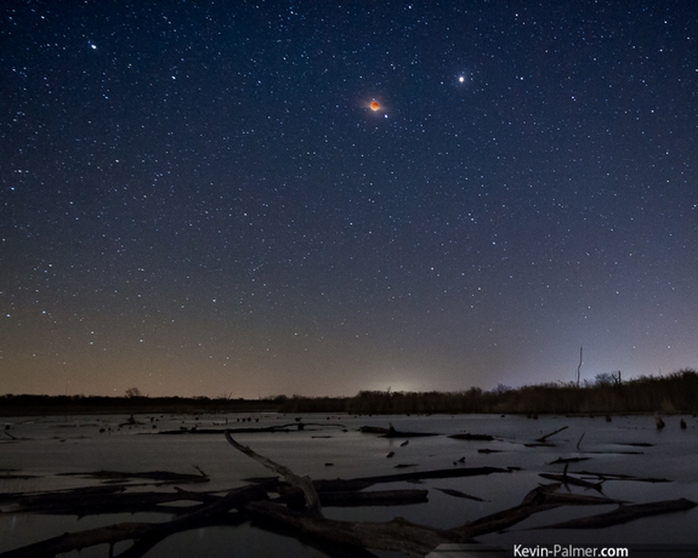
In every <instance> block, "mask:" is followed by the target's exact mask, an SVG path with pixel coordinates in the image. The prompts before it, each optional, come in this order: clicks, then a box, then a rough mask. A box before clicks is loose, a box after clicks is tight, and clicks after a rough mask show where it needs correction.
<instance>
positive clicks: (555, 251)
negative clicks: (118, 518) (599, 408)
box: [0, 0, 698, 398]
mask: <svg viewBox="0 0 698 558" xmlns="http://www.w3.org/2000/svg"><path fill="white" fill-rule="evenodd" d="M0 18H1V19H0V394H3V393H15V394H19V393H46V394H69V395H71V394H85V395H119V396H120V395H123V394H124V392H125V390H126V389H128V388H131V387H138V388H139V390H140V391H141V392H142V393H144V394H149V395H151V396H165V395H180V396H193V395H205V396H209V397H218V396H223V395H232V396H233V397H246V398H257V397H259V396H261V397H265V396H269V395H276V394H287V395H292V394H299V395H310V396H319V395H354V394H356V393H357V392H358V391H359V390H364V389H368V390H386V389H388V388H390V389H392V390H393V391H402V390H410V391H427V390H442V391H457V390H465V389H468V388H470V387H471V386H478V387H481V388H483V389H492V388H494V387H495V386H497V385H498V384H504V385H508V386H512V387H517V386H521V385H527V384H534V383H541V382H560V381H562V382H571V381H575V379H576V372H577V366H578V364H579V351H580V347H583V355H584V356H583V365H582V367H581V377H582V380H585V379H586V380H593V379H594V377H595V375H596V374H601V373H611V372H615V371H617V370H621V371H622V373H623V377H624V378H632V377H635V376H640V375H650V374H653V375H658V374H667V373H671V372H674V371H676V370H679V369H681V368H687V367H690V368H695V367H698V296H696V294H695V291H696V285H698V282H697V279H698V173H697V170H696V165H697V164H698V94H697V92H698V6H696V4H695V2H693V1H691V0H686V1H680V0H675V1H666V0H651V1H650V0H637V1H635V2H594V1H583V2H558V1H557V0H549V1H531V0H526V1H524V0H519V1H517V0H511V1H504V0H490V1H487V0H473V1H469V2H462V1H452V2H439V1H422V2H413V3H409V2H397V1H392V0H385V1H380V2H374V1H355V2H334V1H333V2H318V1H315V0H299V1H292V2H286V1H255V2H245V1H240V2H222V1H221V2H217V1H214V2H204V1H201V2H196V1H186V2H185V1H183V0H182V1H174V0H172V1H153V2H140V1H138V2H136V1H129V0H123V1H107V0H104V1H103V0H99V1H96V0H95V1H90V0H85V1H83V2H55V1H21V2H20V1H9V2H3V3H2V7H0ZM372 103H373V105H372ZM374 109H375V110H374Z"/></svg>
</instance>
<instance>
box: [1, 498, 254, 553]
mask: <svg viewBox="0 0 698 558" xmlns="http://www.w3.org/2000/svg"><path fill="white" fill-rule="evenodd" d="M265 496H266V493H265V492H264V490H263V489H262V488H261V487H259V486H255V485H248V486H244V487H242V488H236V489H234V490H231V491H230V492H229V493H228V494H226V495H225V496H224V497H222V498H218V499H217V500H216V501H215V502H214V503H212V504H209V505H206V506H203V507H201V508H199V509H197V510H195V511H193V512H191V513H188V514H185V515H182V516H180V517H178V518H176V519H173V520H172V521H168V522H165V523H132V522H130V523H118V524H115V525H108V526H106V527H97V528H95V529H87V530H85V531H80V532H77V533H64V534H63V535H59V536H57V537H53V538H50V539H47V540H45V541H42V542H39V543H34V544H30V545H27V546H24V547H21V548H17V549H15V550H10V551H9V552H4V553H2V554H0V558H35V557H36V558H38V557H41V558H45V557H46V556H55V555H56V554H60V553H64V552H73V551H75V550H82V549H85V548H89V547H91V546H95V545H99V544H109V545H110V546H112V547H113V545H114V544H116V543H117V542H121V541H125V540H140V539H143V538H144V537H149V538H150V540H154V541H155V542H157V541H159V540H162V539H163V538H164V537H167V536H169V535H171V534H173V533H175V532H179V531H184V530H188V529H193V528H197V527H200V526H202V525H204V524H206V523H207V522H208V521H210V520H212V518H215V516H216V515H218V514H221V513H225V512H227V511H229V510H230V509H232V508H234V507H236V506H239V505H240V504H241V503H242V502H244V501H245V500H249V499H255V498H263V497H265Z"/></svg>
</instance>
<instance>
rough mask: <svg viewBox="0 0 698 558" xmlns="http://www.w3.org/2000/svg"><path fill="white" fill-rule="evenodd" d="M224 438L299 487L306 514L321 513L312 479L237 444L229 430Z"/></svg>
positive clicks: (237, 448)
mask: <svg viewBox="0 0 698 558" xmlns="http://www.w3.org/2000/svg"><path fill="white" fill-rule="evenodd" d="M225 439H226V440H227V441H228V443H229V444H230V445H231V446H233V447H234V448H235V449H236V450H238V451H241V452H242V453H244V454H245V455H246V456H247V457H250V458H252V459H254V460H255V461H256V462H257V463H261V464H262V465H264V466H265V467H266V468H267V469H271V470H272V471H274V472H276V473H279V474H280V475H282V476H283V477H284V478H285V479H286V482H288V483H289V484H290V485H292V486H295V487H297V488H300V489H301V490H302V491H303V494H304V495H305V504H306V512H307V513H308V515H310V516H321V515H322V511H321V506H320V497H319V496H318V493H317V491H316V490H315V487H314V486H313V483H312V481H311V480H310V479H309V478H308V477H299V476H298V475H296V474H295V473H294V472H293V471H291V469H289V468H288V467H285V466H284V465H281V464H279V463H276V462H275V461H272V460H271V459H269V458H268V457H264V456H263V455H259V454H258V453H255V452H254V451H252V450H251V449H250V448H248V447H247V446H243V445H242V444H239V443H238V442H236V441H235V440H234V439H233V437H232V436H231V435H230V432H227V431H226V433H225Z"/></svg>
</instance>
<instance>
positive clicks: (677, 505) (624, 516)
mask: <svg viewBox="0 0 698 558" xmlns="http://www.w3.org/2000/svg"><path fill="white" fill-rule="evenodd" d="M696 506H698V503H696V502H692V501H691V500H687V499H685V498H679V499H677V500H663V501H661V502H649V503H647V504H634V505H621V506H619V507H618V508H617V509H615V510H613V511H610V512H608V513H602V514H599V515H592V516H591V517H579V518H577V519H571V520H569V521H564V522H562V523H555V524H554V525H548V526H546V527H540V529H598V528H600V527H609V526H611V525H618V524H620V523H627V522H628V521H633V520H635V519H639V518H641V517H650V516H652V515H660V514H665V513H672V512H677V511H686V510H690V509H693V508H695V507H696Z"/></svg>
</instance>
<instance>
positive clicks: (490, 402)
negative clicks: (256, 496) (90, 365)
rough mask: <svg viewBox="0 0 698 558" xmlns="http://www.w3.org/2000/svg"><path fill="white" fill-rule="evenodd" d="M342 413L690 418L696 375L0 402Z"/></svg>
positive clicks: (88, 408)
mask: <svg viewBox="0 0 698 558" xmlns="http://www.w3.org/2000/svg"><path fill="white" fill-rule="evenodd" d="M263 411H267V412H281V413H312V412H318V413H348V414H355V415H369V414H431V413H446V414H461V413H518V414H533V413H535V414H551V413H554V414H609V413H657V412H658V413H662V414H672V413H696V412H698V373H696V371H695V370H692V369H684V370H679V371H678V372H674V373H673V374H670V375H667V376H642V377H639V378H635V379H631V380H628V381H621V375H620V373H617V374H599V375H597V376H596V378H595V379H594V381H591V382H589V381H586V382H584V384H583V385H581V386H578V385H577V384H576V383H574V382H570V383H546V384H538V385H530V386H523V387H520V388H510V387H507V386H503V385H498V386H497V387H496V388H495V389H493V390H489V391H485V390H482V389H480V388H477V387H472V388H470V389H468V390H464V391H458V392H439V391H431V392H392V391H360V392H359V393H358V394H356V395H355V396H353V397H306V396H300V395H293V396H290V397H289V396H286V395H277V396H270V397H265V398H261V399H243V398H238V399H234V398H232V397H231V394H230V393H228V394H225V395H224V396H221V397H217V398H209V397H193V398H185V397H148V396H144V395H142V394H141V392H140V391H139V390H138V389H137V388H130V389H129V390H127V392H126V394H125V396H124V397H106V396H84V395H64V396H48V395H26V394H25V395H12V394H6V395H4V396H0V415H4V416H17V415H48V414H98V413H115V414H116V413H175V414H195V413H207V412H211V413H226V412H241V413H254V412H263Z"/></svg>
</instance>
